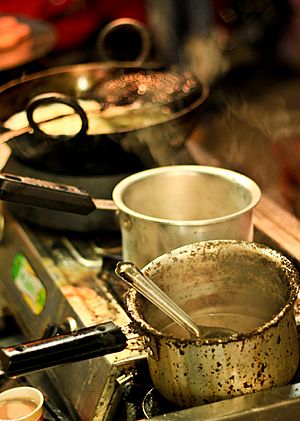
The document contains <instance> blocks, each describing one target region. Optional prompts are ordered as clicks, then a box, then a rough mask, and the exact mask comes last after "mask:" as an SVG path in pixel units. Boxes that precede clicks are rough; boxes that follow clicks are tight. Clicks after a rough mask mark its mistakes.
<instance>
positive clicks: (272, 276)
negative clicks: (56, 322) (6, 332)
mask: <svg viewBox="0 0 300 421" xmlns="http://www.w3.org/2000/svg"><path fill="white" fill-rule="evenodd" d="M143 272H144V273H145V274H148V275H149V276H151V277H152V278H153V279H154V280H155V282H157V284H158V285H159V286H160V287H161V288H163V289H164V290H165V291H166V292H168V294H169V295H170V296H171V297H172V298H173V300H174V301H176V302H177V303H178V304H179V305H181V306H182V307H184V308H185V310H186V311H187V312H188V313H189V314H190V315H194V314H195V312H197V314H198V318H199V319H200V318H201V319H202V320H205V323H207V324H209V323H212V324H214V323H215V322H216V320H218V324H223V325H224V326H230V327H231V328H234V329H235V330H238V331H239V333H238V335H236V336H235V337H231V338H223V339H205V340H202V339H200V338H197V339H191V338H185V337H183V336H182V332H178V331H177V332H175V333H167V332H166V330H167V329H168V328H169V329H170V319H169V318H168V317H167V316H165V315H164V314H163V313H161V312H160V311H159V310H157V309H156V308H155V307H153V305H152V304H151V303H150V302H149V301H148V300H145V299H143V298H142V297H141V296H140V295H139V294H138V293H137V292H136V291H135V290H130V291H129V293H128V295H127V306H128V311H129V314H130V315H131V317H132V319H133V325H132V324H131V329H130V330H131V331H136V332H138V333H139V335H141V336H143V337H144V342H145V349H146V350H147V352H148V364H149V370H150V374H151V377H152V380H153V382H154V385H155V386H156V388H157V389H158V390H159V392H160V393H161V394H162V395H163V396H164V397H165V398H167V399H168V400H169V401H171V402H174V403H175V404H177V405H179V406H181V407H188V406H194V405H198V404H202V403H207V402H210V401H215V400H220V399H228V398H230V397H233V396H237V395H242V394H247V393H251V392H255V391H259V390H263V389H268V388H272V387H276V386H280V385H284V384H287V383H288V382H289V381H290V380H291V379H292V377H293V375H294V374H295V372H296V369H297V367H298V360H299V350H298V338H297V330H296V323H295V318H294V310H293V306H294V302H295V300H296V298H297V293H298V287H297V284H298V283H299V274H298V272H297V270H296V269H295V267H294V266H293V264H292V263H291V262H290V261H289V260H288V259H287V258H286V257H284V256H283V255H281V254H280V253H278V252H276V251H274V250H272V249H270V248H268V247H266V246H263V245H259V244H255V243H249V242H244V241H233V240H231V241H230V240H220V241H207V242H205V241H204V242H202V243H195V244H190V245H187V246H184V247H181V248H179V249H176V250H173V251H172V252H170V253H167V254H165V255H163V256H161V257H159V258H157V259H155V260H154V261H152V262H151V263H150V264H149V265H147V266H146V267H145V268H144V269H143ZM183 285H184V288H183ZM126 329H128V326H120V327H117V326H116V325H115V324H114V323H112V322H107V323H103V324H100V325H97V326H91V327H88V328H84V329H81V330H78V331H75V332H73V333H68V334H64V335H58V336H56V337H54V338H48V339H44V340H39V341H32V342H27V343H25V344H19V345H17V346H11V347H7V348H2V349H1V350H0V360H1V363H2V370H3V371H2V375H4V376H18V375H21V374H25V373H28V372H31V371H35V370H39V369H43V368H48V367H50V366H55V365H59V364H64V363H67V362H74V361H80V360H83V359H87V358H93V357H96V356H100V355H105V354H107V353H111V352H118V351H121V350H122V349H124V348H126V346H127V341H129V340H130V338H129V337H128V338H127V335H128V330H127V333H126V334H124V333H123V331H124V332H125V330H126Z"/></svg>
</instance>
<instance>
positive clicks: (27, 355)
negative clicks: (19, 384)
mask: <svg viewBox="0 0 300 421" xmlns="http://www.w3.org/2000/svg"><path fill="white" fill-rule="evenodd" d="M126 340H127V339H126V336H125V335H124V333H123V332H122V331H121V329H120V328H118V327H117V326H116V325H115V324H114V323H113V322H106V323H101V324H98V325H95V326H92V327H87V328H83V329H79V330H77V331H74V332H72V333H68V334H63V335H58V336H54V337H52V338H48V339H41V340H36V341H32V342H25V343H22V344H19V345H15V346H10V347H6V348H1V349H0V361H1V363H2V371H0V374H1V376H2V377H15V376H20V375H24V374H26V373H31V372H33V371H37V370H42V369H45V368H50V367H55V366H58V365H62V364H66V363H71V362H76V361H83V360H87V359H89V358H95V357H100V356H103V355H106V354H112V353H114V352H120V351H122V350H123V349H125V348H126V346H127V343H126Z"/></svg>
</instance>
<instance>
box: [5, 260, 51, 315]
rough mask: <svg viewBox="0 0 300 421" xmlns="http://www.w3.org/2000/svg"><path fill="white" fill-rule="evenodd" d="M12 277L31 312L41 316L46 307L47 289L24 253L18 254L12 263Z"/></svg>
mask: <svg viewBox="0 0 300 421" xmlns="http://www.w3.org/2000/svg"><path fill="white" fill-rule="evenodd" d="M11 276H12V280H13V281H14V283H15V286H16V288H17V289H18V290H19V291H20V293H21V295H22V297H23V299H24V301H25V302H26V304H27V305H28V307H29V308H30V310H31V311H32V312H33V313H34V314H37V315H38V314H41V312H42V311H43V310H44V308H45V305H46V288H45V287H44V285H43V284H42V282H41V281H40V279H39V278H38V277H37V275H36V273H35V271H34V270H33V268H32V266H31V265H30V263H29V261H28V260H27V259H26V257H25V256H24V255H23V254H22V253H17V254H16V255H15V257H14V259H13V261H12V266H11Z"/></svg>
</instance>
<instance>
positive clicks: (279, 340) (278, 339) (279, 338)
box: [277, 335, 281, 345]
mask: <svg viewBox="0 0 300 421" xmlns="http://www.w3.org/2000/svg"><path fill="white" fill-rule="evenodd" d="M280 342H281V336H280V335H278V338H277V345H279V344H280Z"/></svg>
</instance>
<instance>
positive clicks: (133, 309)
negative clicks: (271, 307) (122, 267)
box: [125, 240, 300, 345]
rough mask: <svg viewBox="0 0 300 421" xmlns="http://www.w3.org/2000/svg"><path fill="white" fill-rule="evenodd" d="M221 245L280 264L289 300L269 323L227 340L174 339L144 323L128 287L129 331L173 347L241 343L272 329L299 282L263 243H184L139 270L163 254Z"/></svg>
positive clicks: (277, 254)
mask: <svg viewBox="0 0 300 421" xmlns="http://www.w3.org/2000/svg"><path fill="white" fill-rule="evenodd" d="M222 244H230V245H231V246H233V247H237V248H239V247H241V246H243V247H246V248H247V249H249V250H250V249H256V250H259V252H260V254H261V255H263V256H269V257H271V258H273V259H276V261H277V262H282V270H283V272H284V273H285V274H286V275H289V277H288V282H289V297H288V299H287V301H286V303H285V304H284V305H283V306H282V307H281V308H280V310H279V311H278V312H277V314H275V315H274V316H273V317H272V319H271V320H269V321H268V322H266V323H264V324H263V325H261V326H259V327H258V328H255V329H252V330H250V331H248V332H246V333H241V334H237V335H233V336H231V337H229V338H220V339H219V338H218V339H217V338H210V339H201V338H196V339H195V338H178V337H175V336H173V335H172V334H167V333H163V332H161V331H159V330H157V329H156V328H154V327H153V326H151V325H150V324H148V323H147V322H146V321H145V320H144V318H143V315H142V313H141V311H140V309H139V306H138V305H136V304H135V303H136V302H137V298H138V295H139V293H138V292H137V291H136V290H135V289H133V288H130V289H129V290H128V292H127V295H126V300H125V301H126V307H127V310H128V312H129V315H130V317H131V319H132V320H133V330H136V331H138V333H140V334H141V335H143V336H144V337H149V336H152V337H158V338H160V339H165V340H168V341H173V342H175V343H176V344H182V345H186V344H195V343H199V344H206V345H211V344H226V343H230V342H232V343H233V342H239V341H245V340H246V339H250V338H252V337H254V336H257V335H261V334H262V333H265V332H266V331H268V330H269V329H271V328H272V327H274V326H276V325H277V324H278V323H279V322H280V320H282V319H283V318H284V316H285V315H286V314H287V313H288V312H289V311H290V309H291V308H293V306H294V303H295V301H296V299H297V297H298V291H299V283H300V274H299V272H298V270H297V269H296V267H295V266H294V264H293V263H292V262H291V261H290V260H289V259H288V258H287V257H285V256H284V255H283V254H281V253H280V252H279V251H276V250H274V249H272V248H270V247H268V246H266V245H264V244H260V243H255V242H249V241H244V240H208V241H202V242H201V243H193V244H188V245H185V246H182V247H179V248H177V249H175V250H172V251H170V252H168V253H165V254H163V255H162V256H159V257H157V258H156V259H154V260H153V261H151V262H150V263H148V264H147V265H146V266H145V267H144V268H143V269H142V272H143V273H145V274H147V273H148V271H149V270H150V268H151V266H153V265H154V264H155V265H156V266H157V265H158V266H159V265H162V260H163V259H164V257H165V256H166V255H168V256H170V257H171V256H172V255H178V254H179V253H180V254H181V255H182V253H183V252H185V251H186V252H187V251H188V250H189V249H190V250H193V247H205V246H206V245H207V246H209V245H222Z"/></svg>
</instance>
